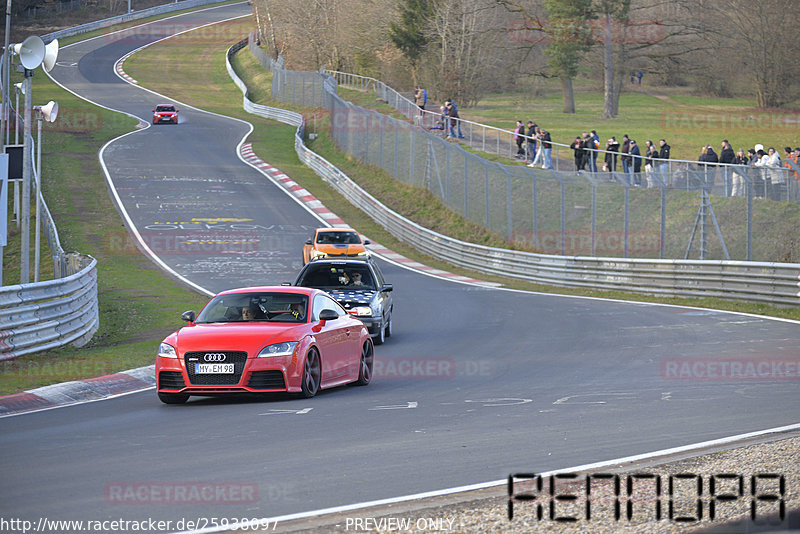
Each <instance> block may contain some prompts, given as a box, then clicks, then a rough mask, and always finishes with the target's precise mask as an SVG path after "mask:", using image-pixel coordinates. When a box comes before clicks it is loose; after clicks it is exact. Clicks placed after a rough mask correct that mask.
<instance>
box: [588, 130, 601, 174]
mask: <svg viewBox="0 0 800 534" xmlns="http://www.w3.org/2000/svg"><path fill="white" fill-rule="evenodd" d="M591 138H592V146H591V148H593V149H594V150H592V152H591V154H589V157H590V158H591V161H590V164H589V170H590V171H592V172H594V173H596V172H597V156H598V154H600V152H599V150H600V137H599V136H598V135H597V132H596V131H595V130H592V135H591Z"/></svg>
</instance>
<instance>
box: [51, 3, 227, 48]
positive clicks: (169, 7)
mask: <svg viewBox="0 0 800 534" xmlns="http://www.w3.org/2000/svg"><path fill="white" fill-rule="evenodd" d="M218 3H220V0H184V1H182V2H173V3H171V4H163V5H160V6H154V7H150V8H147V9H142V10H141V11H134V12H133V13H126V14H124V15H117V16H116V17H110V18H107V19H103V20H96V21H94V22H87V23H86V24H81V25H80V26H74V27H72V28H65V29H63V30H58V31H55V32H52V33H48V34H45V35H42V40H44V41H46V42H49V41H52V40H53V39H63V38H64V37H70V36H72V35H80V34H82V33H88V32H91V31H94V30H101V29H103V28H107V27H109V26H113V25H115V24H120V23H122V22H128V21H131V20H139V19H143V18H147V17H152V16H154V15H163V14H164V13H171V12H172V11H180V10H182V9H191V8H193V7H200V6H205V5H208V4H218Z"/></svg>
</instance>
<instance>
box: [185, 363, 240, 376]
mask: <svg viewBox="0 0 800 534" xmlns="http://www.w3.org/2000/svg"><path fill="white" fill-rule="evenodd" d="M194 374H196V375H232V374H233V364H232V363H196V364H194Z"/></svg>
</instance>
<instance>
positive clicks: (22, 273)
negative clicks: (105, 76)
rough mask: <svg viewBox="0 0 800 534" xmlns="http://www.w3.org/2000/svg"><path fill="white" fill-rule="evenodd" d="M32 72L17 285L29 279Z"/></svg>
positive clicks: (26, 90) (27, 83)
mask: <svg viewBox="0 0 800 534" xmlns="http://www.w3.org/2000/svg"><path fill="white" fill-rule="evenodd" d="M32 76H33V71H32V70H30V69H28V68H26V69H25V81H24V82H22V83H23V84H24V85H23V87H24V89H23V94H24V95H25V112H24V114H23V117H24V118H23V120H24V121H25V122H24V126H23V130H22V210H21V211H22V217H21V220H22V236H21V237H22V250H20V269H19V283H20V284H27V283H28V281H29V279H30V273H29V272H28V271H29V270H30V264H31V261H30V253H31V251H30V246H31V236H30V230H31V142H30V136H31V97H30V94H31V77H32Z"/></svg>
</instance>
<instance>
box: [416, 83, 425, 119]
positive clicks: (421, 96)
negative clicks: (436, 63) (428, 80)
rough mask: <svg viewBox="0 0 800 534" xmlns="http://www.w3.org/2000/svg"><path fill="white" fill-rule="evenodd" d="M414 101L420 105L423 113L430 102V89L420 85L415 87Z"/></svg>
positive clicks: (420, 111) (420, 112)
mask: <svg viewBox="0 0 800 534" xmlns="http://www.w3.org/2000/svg"><path fill="white" fill-rule="evenodd" d="M414 102H415V103H416V104H417V107H419V114H420V115H422V114H423V113H424V111H425V104H427V103H428V91H426V90H425V89H423V88H422V87H420V86H417V87H415V88H414Z"/></svg>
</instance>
